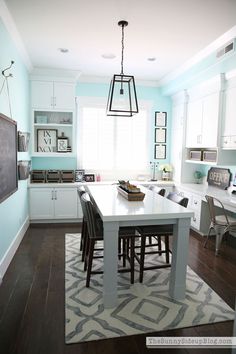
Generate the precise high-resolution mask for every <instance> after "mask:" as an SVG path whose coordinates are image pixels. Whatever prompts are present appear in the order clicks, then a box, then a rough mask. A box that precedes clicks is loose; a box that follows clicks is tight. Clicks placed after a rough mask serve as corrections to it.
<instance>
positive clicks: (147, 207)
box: [88, 184, 193, 221]
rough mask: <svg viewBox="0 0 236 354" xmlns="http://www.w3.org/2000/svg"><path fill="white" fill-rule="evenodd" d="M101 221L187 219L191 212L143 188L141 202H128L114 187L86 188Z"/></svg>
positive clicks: (94, 186) (92, 186) (191, 214)
mask: <svg viewBox="0 0 236 354" xmlns="http://www.w3.org/2000/svg"><path fill="white" fill-rule="evenodd" d="M88 188H89V191H90V192H91V194H92V196H93V198H94V201H95V203H96V205H97V207H98V211H99V213H100V215H101V217H102V219H103V221H115V220H119V221H122V220H123V221H125V220H127V219H129V220H139V219H140V218H141V219H142V220H150V219H156V220H161V219H163V218H164V219H174V218H188V217H192V216H193V212H192V211H190V210H188V209H186V208H184V207H182V206H180V205H178V204H176V203H173V202H172V201H170V200H169V199H167V198H163V197H161V196H160V195H159V194H157V193H153V192H152V191H150V190H148V189H147V188H145V187H141V191H143V192H144V193H145V198H144V200H143V201H128V200H127V199H126V198H125V197H123V196H122V195H121V194H120V193H119V192H118V190H117V186H114V185H100V186H98V185H92V184H90V185H89V186H88Z"/></svg>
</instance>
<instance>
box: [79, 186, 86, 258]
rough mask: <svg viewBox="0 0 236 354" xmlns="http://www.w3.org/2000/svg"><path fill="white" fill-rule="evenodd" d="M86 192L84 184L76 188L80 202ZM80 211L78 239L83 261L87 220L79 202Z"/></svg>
mask: <svg viewBox="0 0 236 354" xmlns="http://www.w3.org/2000/svg"><path fill="white" fill-rule="evenodd" d="M85 192H86V190H85V188H84V186H80V187H78V189H77V193H78V197H79V200H80V203H81V197H82V195H83V194H84V193H85ZM81 207H82V211H83V219H82V230H81V239H80V251H82V261H84V251H85V240H86V235H87V220H86V219H85V216H84V210H83V205H82V203H81Z"/></svg>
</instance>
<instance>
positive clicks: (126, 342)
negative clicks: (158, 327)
mask: <svg viewBox="0 0 236 354" xmlns="http://www.w3.org/2000/svg"><path fill="white" fill-rule="evenodd" d="M80 227H81V226H80V225H79V224H37V225H36V224H34V225H31V226H30V228H29V230H28V231H27V233H26V235H25V237H24V239H23V240H22V243H21V245H20V247H19V249H18V250H17V252H16V254H15V256H14V258H13V260H12V262H11V265H10V266H9V268H8V271H7V273H6V275H5V277H4V280H3V283H2V285H1V287H0V352H1V354H2V353H3V354H10V353H11V354H75V353H76V354H85V353H86V354H118V353H129V354H146V353H149V354H150V353H152V354H155V353H170V352H171V353H176V354H187V353H191V354H195V353H200V352H203V353H205V354H211V353H213V352H215V350H213V349H203V350H201V349H199V348H196V349H195V348H194V349H188V348H174V349H167V348H165V349H160V348H156V349H148V348H146V336H147V335H146V334H143V335H134V336H127V337H120V338H114V339H107V340H100V341H92V342H87V343H77V344H76V343H75V344H71V345H66V344H65V324H64V323H65V287H64V282H65V233H75V232H80ZM202 241H203V240H202V238H201V237H200V236H199V235H196V234H194V233H192V235H191V237H190V243H189V265H190V267H191V268H192V269H193V270H194V271H195V272H196V273H197V274H198V275H199V276H200V277H202V278H203V279H204V280H205V281H206V282H207V283H208V284H209V285H210V286H211V287H212V288H213V289H214V290H215V291H216V292H217V293H218V294H219V295H220V296H221V297H222V298H223V299H224V300H225V301H226V302H227V303H228V304H229V305H230V306H232V307H233V306H234V304H235V293H236V281H235V275H234V274H235V271H236V250H235V249H234V248H232V247H230V246H229V245H228V244H227V243H224V244H223V247H222V252H221V254H220V255H219V257H215V254H214V240H213V239H212V240H209V243H208V247H207V249H204V248H203V242H202ZM232 330H233V322H232V321H228V322H222V323H216V324H209V325H202V326H197V327H191V328H183V329H178V330H173V331H165V332H164V331H163V332H156V333H152V334H150V335H151V336H177V337H178V336H213V335H218V336H219V335H221V336H231V335H232ZM217 352H219V353H222V354H223V353H229V352H230V351H229V350H228V349H224V350H223V349H221V350H217Z"/></svg>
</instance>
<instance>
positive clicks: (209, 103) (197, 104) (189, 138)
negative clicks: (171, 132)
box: [186, 76, 223, 148]
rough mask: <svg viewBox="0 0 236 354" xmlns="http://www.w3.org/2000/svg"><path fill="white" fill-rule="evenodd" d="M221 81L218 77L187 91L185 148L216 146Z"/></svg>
mask: <svg viewBox="0 0 236 354" xmlns="http://www.w3.org/2000/svg"><path fill="white" fill-rule="evenodd" d="M222 80H223V79H222V77H221V76H219V77H217V78H214V79H213V80H210V81H207V82H205V83H204V84H201V85H199V86H196V87H194V88H193V89H191V90H189V91H188V94H189V103H188V108H187V129H186V147H188V148H216V147H217V146H218V132H219V130H218V127H219V120H220V114H221V86H222Z"/></svg>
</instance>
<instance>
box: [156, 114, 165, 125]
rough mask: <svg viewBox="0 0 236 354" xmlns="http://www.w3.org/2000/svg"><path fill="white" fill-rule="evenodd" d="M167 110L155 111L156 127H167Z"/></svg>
mask: <svg viewBox="0 0 236 354" xmlns="http://www.w3.org/2000/svg"><path fill="white" fill-rule="evenodd" d="M166 118H167V113H166V112H159V111H157V112H155V126H156V127H166Z"/></svg>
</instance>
